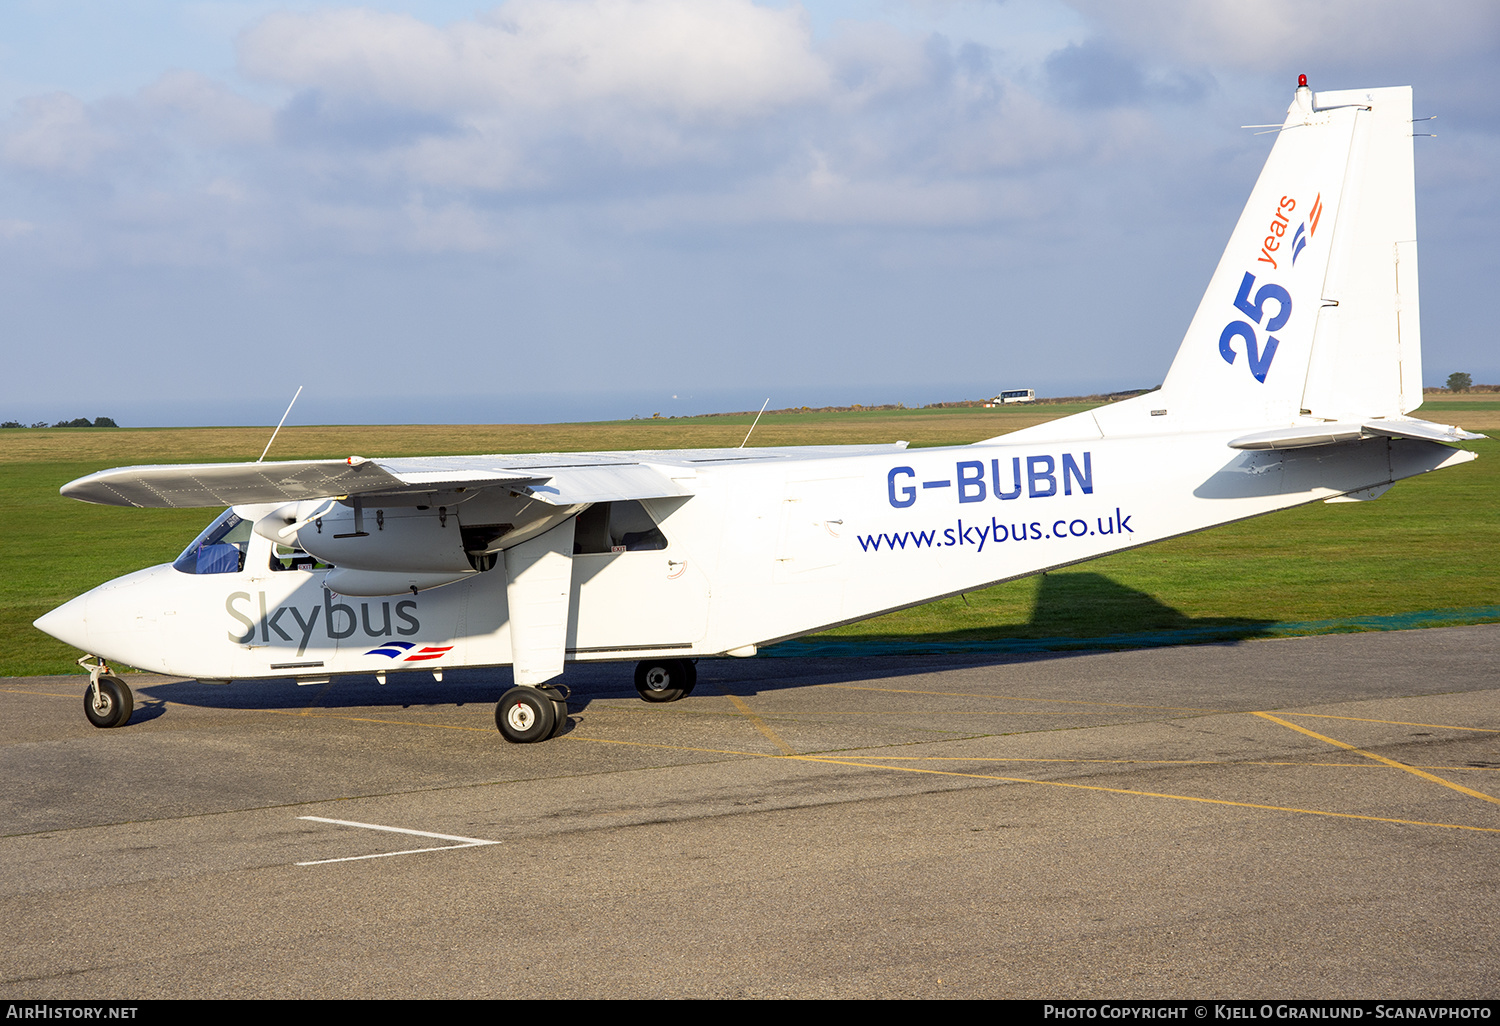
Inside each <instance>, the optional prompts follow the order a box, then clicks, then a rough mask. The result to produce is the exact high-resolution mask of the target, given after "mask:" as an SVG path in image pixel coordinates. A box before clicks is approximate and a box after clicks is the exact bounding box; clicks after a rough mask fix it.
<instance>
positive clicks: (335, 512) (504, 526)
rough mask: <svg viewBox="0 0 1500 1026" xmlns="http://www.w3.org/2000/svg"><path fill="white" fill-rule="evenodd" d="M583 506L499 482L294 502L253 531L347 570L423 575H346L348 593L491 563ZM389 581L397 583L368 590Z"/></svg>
mask: <svg viewBox="0 0 1500 1026" xmlns="http://www.w3.org/2000/svg"><path fill="white" fill-rule="evenodd" d="M424 500H425V501H424ZM439 500H447V502H448V503H449V504H440V502H439ZM429 503H430V504H429ZM583 508H585V507H584V506H553V505H551V504H549V503H545V502H540V501H538V500H535V499H532V498H531V497H530V496H526V495H518V494H514V493H509V492H505V491H501V490H498V489H486V490H483V491H479V492H472V493H469V494H459V492H457V491H455V492H447V493H441V494H429V493H421V494H410V493H408V494H401V495H374V496H359V497H354V498H346V499H337V500H335V499H322V500H306V501H302V502H293V503H288V504H286V505H284V506H281V507H279V508H277V509H275V510H273V511H272V512H270V513H269V514H268V515H266V516H263V517H262V518H261V519H259V520H258V521H256V524H255V531H256V533H257V534H260V535H263V536H264V537H266V538H269V539H271V540H272V541H273V542H275V543H277V544H278V545H287V546H292V547H295V548H298V549H301V550H303V551H304V552H307V553H309V554H311V555H312V556H314V557H316V558H317V559H318V560H319V561H321V562H324V563H331V564H333V565H334V566H335V567H337V568H340V569H343V570H349V571H371V572H377V573H380V574H387V573H394V574H403V575H418V576H419V577H421V578H422V579H421V580H418V579H416V578H413V579H412V580H411V581H410V582H409V584H408V585H403V586H401V587H393V586H392V584H391V583H390V582H384V583H382V582H377V581H376V580H375V579H374V578H363V577H357V576H352V577H349V578H348V579H347V581H346V583H347V584H348V585H349V586H350V587H357V588H359V589H360V590H358V591H355V590H344V589H343V588H339V589H337V590H339V591H340V592H341V593H342V594H347V595H392V594H399V593H400V592H402V591H406V590H410V588H411V587H415V588H417V589H418V590H423V589H425V588H434V587H439V586H440V585H442V584H448V583H452V582H453V581H455V580H458V579H460V578H461V577H462V576H464V575H466V574H469V573H473V572H475V571H481V572H482V571H485V570H489V569H491V568H492V567H493V566H494V565H495V563H496V562H497V556H498V554H499V553H500V552H501V551H503V550H504V549H507V548H509V547H510V546H512V545H517V544H519V543H521V542H523V541H526V540H527V539H528V538H534V537H536V536H537V535H539V534H542V533H544V532H546V531H549V530H551V529H552V528H553V527H556V526H557V525H558V524H561V523H563V522H564V521H566V520H567V519H568V518H569V517H572V516H574V515H575V514H577V513H578V511H579V510H581V509H583ZM330 586H332V584H330ZM385 588H390V589H391V590H370V589H385Z"/></svg>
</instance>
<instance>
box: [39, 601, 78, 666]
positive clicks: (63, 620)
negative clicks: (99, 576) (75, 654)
mask: <svg viewBox="0 0 1500 1026" xmlns="http://www.w3.org/2000/svg"><path fill="white" fill-rule="evenodd" d="M87 599H88V596H87V595H79V596H78V597H77V598H75V599H70V600H69V601H67V602H64V603H63V604H62V605H60V606H58V607H57V608H56V609H54V610H52V612H50V613H44V614H42V615H41V616H39V617H37V618H36V619H35V620H33V621H32V626H33V627H35V628H37V630H40V631H45V632H46V633H48V634H50V635H52V636H53V637H54V638H56V639H57V640H58V641H61V642H63V643H64V644H68V645H72V646H73V647H74V648H81V649H83V650H84V651H85V652H87V651H88V650H89V624H88V617H87V615H85V614H86V613H87V610H88V602H87Z"/></svg>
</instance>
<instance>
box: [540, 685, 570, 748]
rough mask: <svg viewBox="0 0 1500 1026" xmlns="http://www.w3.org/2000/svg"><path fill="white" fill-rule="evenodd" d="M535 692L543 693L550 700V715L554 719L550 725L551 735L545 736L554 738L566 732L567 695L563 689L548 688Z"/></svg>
mask: <svg viewBox="0 0 1500 1026" xmlns="http://www.w3.org/2000/svg"><path fill="white" fill-rule="evenodd" d="M537 690H539V691H542V692H544V693H545V694H546V695H547V696H548V697H549V698H551V699H552V713H553V716H554V717H555V719H554V721H553V724H552V733H550V734H548V735H547V736H548V737H556V736H557V735H559V734H561V733H562V732H563V731H564V730H566V729H567V726H568V696H567V693H566V691H565V689H563V688H557V687H550V686H549V687H542V688H538V689H537Z"/></svg>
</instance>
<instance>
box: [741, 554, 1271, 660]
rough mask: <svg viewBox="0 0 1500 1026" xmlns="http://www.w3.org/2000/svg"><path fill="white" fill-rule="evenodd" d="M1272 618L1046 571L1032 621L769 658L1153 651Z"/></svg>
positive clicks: (1259, 632) (1219, 636)
mask: <svg viewBox="0 0 1500 1026" xmlns="http://www.w3.org/2000/svg"><path fill="white" fill-rule="evenodd" d="M1275 622H1276V621H1274V620H1255V619H1249V618H1245V617H1193V616H1188V615H1187V614H1185V613H1183V612H1181V611H1180V610H1177V609H1174V608H1172V607H1171V606H1169V605H1167V604H1166V603H1164V602H1161V601H1159V600H1158V599H1156V598H1154V597H1152V596H1151V595H1148V594H1146V593H1145V592H1143V591H1137V590H1136V589H1134V588H1130V587H1127V586H1125V585H1123V584H1120V583H1119V582H1117V581H1113V580H1111V579H1110V578H1108V577H1106V576H1104V575H1103V574H1099V573H1090V572H1084V573H1060V574H1043V575H1042V577H1041V580H1040V582H1039V583H1038V587H1037V595H1036V603H1035V605H1034V607H1033V609H1032V613H1031V619H1030V621H1028V622H1027V623H1024V624H995V625H986V626H979V627H968V628H963V629H960V630H951V631H934V632H924V633H921V634H896V633H891V634H863V633H862V634H830V635H815V636H812V637H808V638H798V639H795V640H793V641H789V642H783V643H782V644H780V645H777V646H774V647H772V648H769V649H767V654H771V655H792V654H796V655H821V654H827V655H834V654H839V655H861V654H867V655H894V654H899V653H902V652H906V653H912V654H916V653H925V652H932V653H936V652H939V651H949V652H1058V651H1071V650H1077V649H1100V648H1108V649H1123V648H1155V647H1159V646H1162V645H1182V644H1192V643H1195V642H1213V641H1243V640H1246V639H1249V638H1261V637H1268V636H1269V628H1270V627H1271V626H1273V625H1274V624H1275Z"/></svg>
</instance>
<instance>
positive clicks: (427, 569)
mask: <svg viewBox="0 0 1500 1026" xmlns="http://www.w3.org/2000/svg"><path fill="white" fill-rule="evenodd" d="M278 533H279V532H278ZM280 541H281V542H282V544H285V545H295V546H296V547H297V548H299V549H302V550H303V551H305V552H309V553H311V554H312V555H314V556H316V557H317V558H318V559H319V560H321V561H323V562H324V563H332V564H333V565H334V566H336V567H348V568H350V569H354V570H384V571H395V572H398V573H429V574H431V573H450V574H462V573H466V572H469V571H472V570H473V569H474V566H473V565H472V564H470V562H469V557H468V556H467V555H466V554H465V553H464V540H463V533H462V532H461V531H460V530H459V523H458V517H457V516H456V515H455V514H453V513H452V512H450V511H448V509H446V508H443V509H442V510H441V511H439V510H436V509H426V510H423V509H417V508H416V507H413V506H406V507H401V506H397V507H393V508H390V509H386V508H384V507H376V508H375V509H368V508H358V507H355V506H352V505H349V506H346V505H344V504H342V503H336V504H335V505H334V507H333V508H332V509H331V510H329V511H328V512H327V513H326V514H324V515H323V516H321V517H317V518H316V519H314V520H313V521H312V522H311V523H305V524H303V525H302V526H300V527H298V528H297V529H296V531H294V532H292V535H291V537H290V538H282V539H280Z"/></svg>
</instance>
